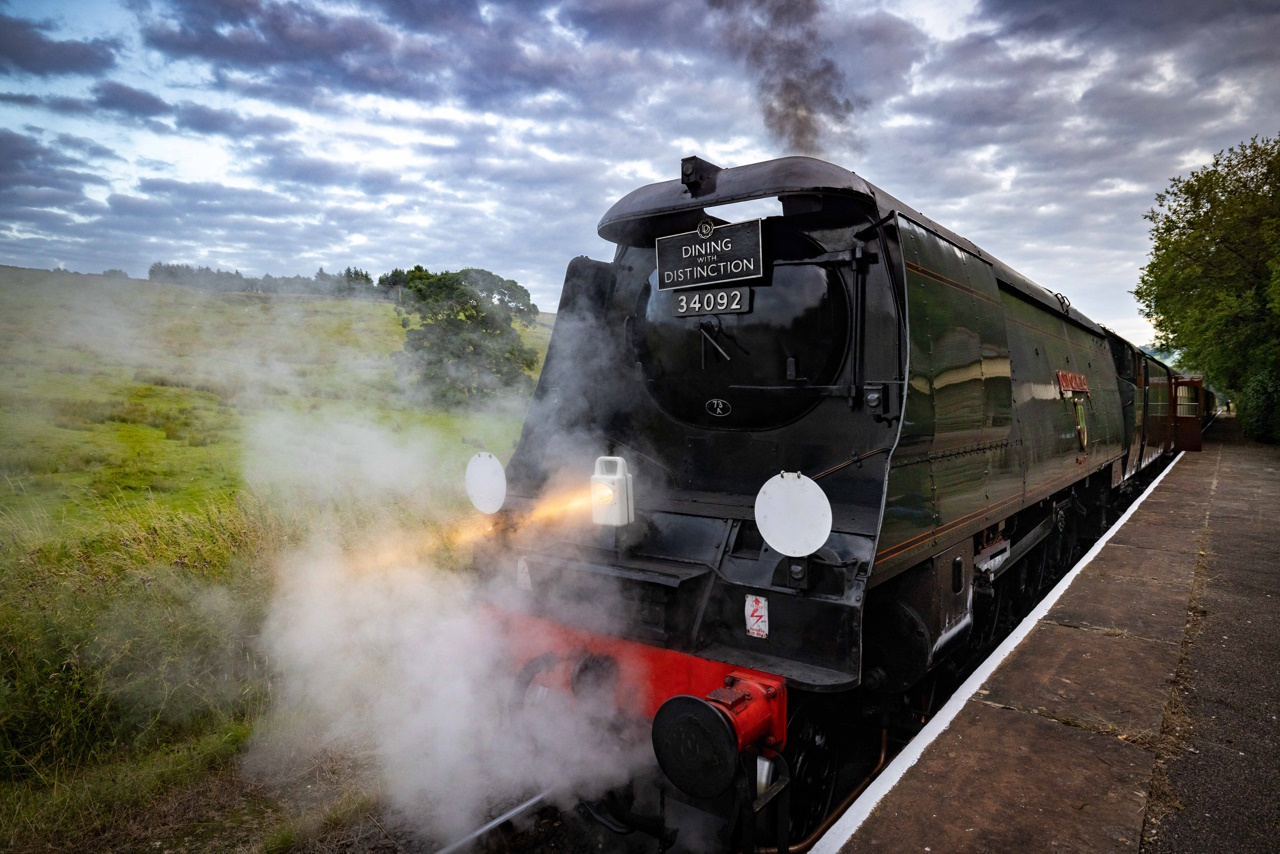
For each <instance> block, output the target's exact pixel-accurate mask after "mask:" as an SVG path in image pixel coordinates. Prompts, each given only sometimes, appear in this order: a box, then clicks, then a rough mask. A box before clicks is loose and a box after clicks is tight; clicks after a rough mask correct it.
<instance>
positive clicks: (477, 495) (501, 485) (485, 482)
mask: <svg viewBox="0 0 1280 854" xmlns="http://www.w3.org/2000/svg"><path fill="white" fill-rule="evenodd" d="M467 497H468V498H470V499H471V503H472V504H474V505H475V506H476V509H477V510H479V511H480V512H481V513H497V512H498V511H499V510H501V509H502V502H504V501H506V500H507V473H506V472H505V471H503V470H502V463H500V462H498V458H497V457H495V456H494V455H493V454H491V453H489V452H488V451H481V452H480V453H478V454H476V455H475V456H474V457H472V458H471V462H469V463H467Z"/></svg>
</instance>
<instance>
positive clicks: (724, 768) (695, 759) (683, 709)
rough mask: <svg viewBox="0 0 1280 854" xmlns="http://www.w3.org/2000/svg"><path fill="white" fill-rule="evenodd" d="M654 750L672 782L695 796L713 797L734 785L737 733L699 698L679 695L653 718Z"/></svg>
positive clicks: (724, 718) (664, 705) (717, 712)
mask: <svg viewBox="0 0 1280 854" xmlns="http://www.w3.org/2000/svg"><path fill="white" fill-rule="evenodd" d="M653 752H654V753H655V754H657V757H658V766H659V767H661V768H662V772H663V773H664V774H666V775H667V779H669V780H670V781H671V782H672V783H673V784H674V785H676V786H677V787H679V789H680V791H682V792H684V793H685V794H686V795H690V796H692V797H695V798H714V797H715V796H716V795H719V794H720V793H721V792H723V791H724V790H725V789H728V788H729V787H730V786H731V785H733V778H734V775H735V773H736V771H737V762H738V734H737V733H736V732H735V731H734V729H733V724H731V723H729V720H728V719H727V718H726V717H725V716H724V714H723V713H722V712H720V711H719V710H718V709H716V708H715V707H714V706H712V705H711V704H710V703H708V702H707V701H706V700H703V699H700V698H698V697H690V696H688V695H681V696H678V697H672V698H671V699H670V700H667V701H666V702H665V703H663V704H662V707H661V708H659V709H658V713H657V714H656V715H654V718H653Z"/></svg>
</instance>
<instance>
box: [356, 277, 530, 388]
mask: <svg viewBox="0 0 1280 854" xmlns="http://www.w3.org/2000/svg"><path fill="white" fill-rule="evenodd" d="M378 284H379V287H387V286H389V287H401V288H403V289H404V304H403V306H399V307H397V309H396V311H397V312H398V313H399V314H400V315H401V323H402V324H403V325H404V326H405V328H406V329H407V330H408V332H407V333H406V335H405V343H404V353H402V354H400V363H401V365H402V367H403V368H404V369H405V370H406V371H408V372H409V373H411V374H412V375H413V376H414V377H415V379H416V380H417V381H418V382H419V383H420V384H421V385H422V386H423V387H424V388H425V389H427V390H428V391H429V392H430V393H431V394H432V395H433V397H434V398H435V399H436V400H437V401H438V402H441V403H444V404H446V405H451V404H458V403H461V402H463V401H466V400H475V399H477V398H486V397H492V396H494V395H496V394H497V393H499V392H500V391H502V390H505V389H513V390H519V391H527V390H529V389H530V388H531V387H532V384H533V379H532V377H530V376H529V374H528V372H529V371H532V370H533V369H534V368H535V367H536V366H537V364H538V354H537V351H536V350H534V349H532V348H530V347H525V346H524V345H523V343H522V342H521V340H520V333H519V332H518V331H517V330H516V325H517V324H519V325H521V326H524V327H529V326H531V325H533V323H534V321H536V320H537V317H538V307H537V306H536V305H534V304H533V302H532V300H531V298H530V296H529V292H528V291H527V290H525V289H524V288H523V287H521V286H520V285H518V284H517V283H515V282H513V281H511V280H510V279H503V278H501V277H500V276H496V275H494V274H493V273H490V272H489V271H487V270H476V269H468V270H460V271H458V272H456V273H452V272H443V273H432V272H430V271H428V270H426V269H424V268H423V267H422V266H421V265H418V266H416V267H414V268H413V269H412V270H409V271H407V272H406V271H404V270H399V269H397V270H393V271H391V272H390V273H388V274H386V275H384V276H381V277H379V279H378Z"/></svg>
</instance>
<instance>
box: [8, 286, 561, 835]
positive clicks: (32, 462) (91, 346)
mask: <svg viewBox="0 0 1280 854" xmlns="http://www.w3.org/2000/svg"><path fill="white" fill-rule="evenodd" d="M552 319H553V316H549V315H543V316H542V317H541V318H540V321H539V324H537V325H535V326H534V327H533V328H531V329H530V330H526V331H524V333H523V334H524V336H525V340H526V342H527V343H530V344H531V345H532V346H536V347H538V348H539V349H540V350H543V351H545V347H546V341H547V340H548V338H549V336H550V322H551V320H552ZM403 336H404V331H403V329H402V328H401V326H400V325H399V323H398V320H397V318H396V316H395V313H394V310H393V308H392V307H391V305H389V304H386V303H380V302H364V301H353V300H347V301H344V300H335V299H324V298H313V297H265V296H256V295H249V294H210V293H205V292H202V291H198V290H194V289H189V288H184V287H180V286H171V285H158V284H152V283H149V282H138V281H134V280H127V279H106V278H102V277H99V276H78V275H72V274H64V273H48V272H45V271H34V270H22V269H18V268H12V267H0V848H3V847H6V845H20V844H30V843H31V842H32V840H38V839H39V838H40V836H41V835H42V834H52V835H56V836H59V837H62V838H67V837H74V836H75V835H76V834H78V833H93V832H97V831H98V830H100V829H101V828H103V827H106V826H108V825H110V824H111V822H113V821H116V820H117V819H118V818H119V815H120V810H121V809H124V810H125V811H126V812H127V811H128V810H130V809H136V808H139V807H140V806H142V805H145V803H146V802H147V801H148V799H150V798H152V797H154V796H156V795H157V794H158V793H161V792H163V791H165V790H166V789H169V788H172V787H174V786H181V785H186V784H187V783H189V782H190V781H191V780H193V779H195V778H198V777H199V776H200V775H202V774H205V773H207V772H208V771H209V770H210V769H213V768H215V767H219V766H220V765H221V764H222V763H223V762H224V761H225V760H226V758H227V757H228V756H229V755H231V754H233V753H234V752H235V750H236V749H237V748H238V746H239V744H240V743H241V742H242V741H243V740H244V737H245V736H247V734H248V733H249V732H250V731H251V729H252V724H253V721H254V720H255V719H256V717H257V715H258V714H260V712H261V711H262V709H263V708H264V707H265V704H266V703H267V702H268V699H269V695H270V680H269V676H268V673H267V671H266V668H265V666H264V664H263V662H261V661H260V660H259V657H258V653H257V652H256V649H255V646H254V643H253V640H254V637H255V635H256V632H257V629H258V625H259V624H260V621H261V618H262V616H263V608H264V607H265V603H266V602H267V600H268V598H269V594H270V588H271V570H270V567H271V565H272V560H273V558H274V557H275V556H276V555H277V554H278V553H279V552H280V551H281V550H282V549H284V548H287V547H288V545H289V543H296V542H298V541H299V540H300V539H301V538H303V537H305V536H306V534H307V532H308V530H309V529H310V528H311V526H313V525H314V524H315V521H314V516H313V514H312V513H311V510H313V509H314V508H308V507H307V506H305V505H299V504H297V503H293V502H288V501H283V500H280V497H279V496H275V495H266V494H255V493H254V492H252V491H251V490H249V488H248V487H247V486H246V484H245V479H244V475H243V472H244V470H245V465H246V440H247V438H248V436H249V435H250V433H251V431H252V430H253V429H254V426H255V425H256V424H257V423H258V422H259V421H260V420H261V419H264V418H270V417H272V416H276V415H279V414H282V413H283V414H291V415H295V416H300V417H301V418H303V419H306V420H307V421H308V422H312V421H313V422H315V423H323V422H324V421H325V420H337V421H341V420H344V419H345V420H353V421H357V422H361V423H371V424H376V425H378V426H380V427H381V428H383V429H385V430H386V431H388V432H389V433H390V434H391V435H405V436H418V435H423V436H430V437H431V438H432V440H433V447H437V448H439V451H438V455H439V457H440V459H439V460H438V461H437V464H438V465H439V466H440V468H441V470H442V471H448V470H452V469H455V468H456V469H457V471H458V472H459V473H460V472H461V471H462V467H463V466H464V465H465V461H466V459H467V458H468V457H469V456H470V455H471V454H473V453H474V452H475V447H476V446H480V447H484V448H486V449H488V450H492V451H494V452H496V453H499V454H504V455H505V454H506V453H509V452H510V449H511V447H512V445H513V442H514V439H515V438H516V436H517V435H518V432H519V421H520V413H514V412H507V413H505V414H493V413H489V414H484V415H478V414H468V413H465V412H441V411H426V410H423V409H422V408H420V407H419V406H418V405H416V404H415V403H414V400H415V397H414V396H413V395H412V393H411V392H412V390H411V389H403V388H402V387H401V384H400V380H399V379H398V377H397V375H396V373H395V371H394V369H393V366H392V362H391V359H390V354H391V353H393V352H395V351H397V350H398V349H399V348H400V347H401V344H402V342H403ZM338 509H339V511H340V512H339V519H340V524H345V526H346V527H347V529H349V530H351V531H358V530H359V529H360V528H361V527H362V525H363V524H364V523H365V522H366V521H367V519H369V518H372V517H373V516H374V515H375V514H376V513H377V512H383V511H387V508H381V509H379V508H371V507H364V506H360V504H359V503H358V502H355V501H349V502H346V506H344V507H341V508H338ZM333 510H334V508H333V507H328V508H327V512H328V513H329V514H330V515H331V514H332V512H333ZM388 512H393V513H394V512H409V511H406V510H403V509H397V508H392V509H391V510H390V511H388ZM342 520H345V522H344V521H342ZM331 523H332V522H331V521H330V522H326V524H331ZM361 808H363V807H361ZM280 832H281V833H282V834H285V835H287V834H288V833H294V832H297V830H296V829H295V830H289V829H288V828H286V829H284V830H281V831H280Z"/></svg>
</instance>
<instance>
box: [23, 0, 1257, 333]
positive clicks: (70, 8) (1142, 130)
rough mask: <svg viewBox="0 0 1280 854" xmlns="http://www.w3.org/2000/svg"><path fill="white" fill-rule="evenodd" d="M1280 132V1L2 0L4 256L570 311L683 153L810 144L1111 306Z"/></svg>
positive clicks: (1126, 311)
mask: <svg viewBox="0 0 1280 854" xmlns="http://www.w3.org/2000/svg"><path fill="white" fill-rule="evenodd" d="M1277 132H1280V3H1277V2H1275V0H1253V2H1250V0H1215V2H1208V3H1206V2H1203V0H1162V1H1161V0H1146V2H1136V1H1135V0H1115V2H1109V0H1061V2H1052V3H1036V2H1025V0H957V2H939V1H938V0H894V2H877V0H871V1H870V2H866V0H859V2H837V0H828V2H822V0H799V2H790V3H784V2H779V0H736V2H735V0H679V2H667V0H613V2H605V0H600V2H594V3H593V2H585V0H563V2H540V0H537V1H535V0H527V2H506V0H494V2H482V3H472V2H463V0H453V2H450V0H345V2H325V0H284V2H280V1H279V0H121V1H120V2H111V0H98V2H71V0H39V2H31V1H30V0H10V2H7V3H6V2H4V0H0V263H8V264H17V265H22V266H32V267H45V268H48V267H56V266H65V267H66V268H68V269H71V270H80V271H83V272H99V271H101V270H103V269H106V268H110V267H120V268H123V269H125V270H127V271H128V272H129V273H130V274H132V275H135V276H145V275H146V270H147V267H148V266H149V265H150V263H151V262H153V261H159V260H165V261H185V262H190V263H194V264H207V265H210V266H216V267H222V268H225V269H239V270H241V271H243V272H245V273H247V274H262V273H272V274H277V275H281V274H283V275H287V274H294V273H307V274H309V273H311V272H314V271H315V270H316V268H318V267H320V266H324V267H325V268H327V269H330V270H333V269H335V268H342V267H345V266H347V265H349V264H354V265H356V266H360V267H363V268H367V269H369V270H370V271H371V272H373V273H374V274H375V275H376V274H378V273H380V272H384V271H386V270H388V269H390V268H391V267H394V266H409V265H412V264H415V263H421V264H423V265H425V266H427V267H428V268H431V269H447V268H458V267H463V266H480V267H486V268H489V269H491V270H494V271H495V272H498V273H501V274H502V275H504V276H507V277H511V278H515V279H517V280H518V281H520V282H522V283H523V284H525V285H527V286H528V287H529V288H530V289H531V290H532V291H533V293H534V295H535V298H536V299H537V301H538V302H539V303H540V304H542V305H543V307H544V308H553V307H554V305H555V302H556V299H557V297H558V293H559V288H560V281H561V279H562V276H563V272H564V268H565V265H566V263H567V262H568V260H569V259H570V258H571V257H573V256H574V255H579V254H587V255H591V256H593V257H596V258H602V259H607V258H608V257H610V247H609V246H608V245H607V244H605V243H604V242H603V241H601V240H600V239H599V238H597V237H596V235H595V224H596V222H597V221H598V220H599V217H600V215H601V214H602V213H603V212H604V211H605V210H606V209H607V207H608V206H609V205H610V204H611V203H612V202H613V201H614V200H615V199H616V198H617V197H619V196H620V195H622V194H623V193H625V192H627V191H629V190H630V189H633V188H634V187H636V186H638V185H640V184H644V183H648V182H651V181H657V180H663V179H668V178H674V177H676V176H677V174H678V169H679V161H680V158H681V157H683V156H685V155H688V154H699V155H701V156H702V157H705V158H707V159H709V160H712V161H714V162H716V163H719V164H721V165H725V166H730V165H738V164H742V163H748V162H752V161H756V160H762V159H767V158H771V157H777V156H781V155H784V154H791V153H802V152H808V153H816V154H819V155H821V156H824V157H826V158H827V159H830V160H832V161H835V162H837V163H840V164H842V165H844V166H847V167H849V168H852V169H853V170H854V171H856V172H858V173H859V174H860V175H862V176H864V177H865V178H867V179H868V180H870V181H871V182H873V183H875V184H877V185H879V186H881V187H883V188H884V189H886V190H888V191H889V192H891V193H893V194H894V195H896V196H898V197H899V198H901V199H903V200H904V201H906V202H907V203H909V204H912V205H914V206H916V207H917V208H919V209H921V210H923V211H924V212H925V213H926V214H929V215H930V216H932V217H933V218H935V219H937V220H938V221H940V222H942V223H944V224H946V225H948V226H950V227H952V228H953V229H955V230H956V231H958V232H959V233H961V234H963V235H965V236H966V237H969V238H971V239H972V240H974V241H975V242H976V243H978V245H980V246H982V247H983V248H984V249H986V250H988V251H990V252H991V253H993V254H995V255H997V256H998V257H1000V258H1001V259H1002V260H1004V261H1006V262H1007V263H1009V264H1011V265H1012V266H1014V267H1015V268H1017V269H1019V270H1020V271H1021V272H1023V273H1024V274H1026V275H1028V276H1030V277H1031V278H1032V279H1035V280H1036V281H1039V282H1040V283H1041V284H1044V285H1045V286H1047V287H1049V288H1051V289H1053V290H1056V291H1062V292H1065V293H1066V294H1067V295H1069V296H1070V297H1071V298H1072V300H1073V302H1074V304H1075V305H1076V306H1078V307H1079V308H1081V309H1082V310H1084V311H1085V312H1086V313H1088V314H1090V315H1091V316H1093V317H1094V318H1095V319H1097V320H1098V321H1100V322H1102V323H1105V324H1107V325H1110V326H1112V327H1114V328H1116V329H1118V330H1120V331H1121V332H1123V333H1125V334H1128V335H1130V336H1131V337H1133V338H1134V339H1135V340H1138V341H1146V340H1147V339H1148V337H1149V332H1148V327H1147V326H1146V324H1145V322H1144V321H1142V320H1141V318H1140V317H1139V316H1138V313H1137V308H1136V305H1135V304H1134V302H1133V298H1132V296H1130V294H1129V293H1128V291H1130V290H1131V289H1132V287H1133V285H1134V283H1135V281H1136V278H1137V275H1138V271H1139V269H1140V267H1141V266H1142V264H1143V263H1144V260H1145V257H1146V253H1147V249H1148V242H1147V237H1146V223H1145V222H1144V221H1143V219H1142V214H1143V212H1144V211H1145V210H1146V209H1147V208H1149V207H1150V206H1151V204H1152V200H1153V196H1154V194H1155V193H1156V192H1158V191H1159V190H1161V189H1162V188H1164V187H1165V186H1166V185H1167V183H1168V179H1169V178H1170V177H1172V176H1174V175H1177V174H1185V173H1186V172H1187V171H1189V170H1190V169H1192V168H1195V167H1197V166H1199V165H1202V164H1203V163H1206V162H1207V161H1209V160H1210V159H1211V158H1212V155H1213V153H1214V152H1216V151H1218V150H1219V149H1222V148H1224V147H1227V146H1229V145H1232V144H1235V143H1237V142H1239V141H1241V140H1243V139H1246V138H1248V137H1250V136H1252V135H1254V134H1262V135H1265V136H1274V135H1275V134H1276V133H1277Z"/></svg>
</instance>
